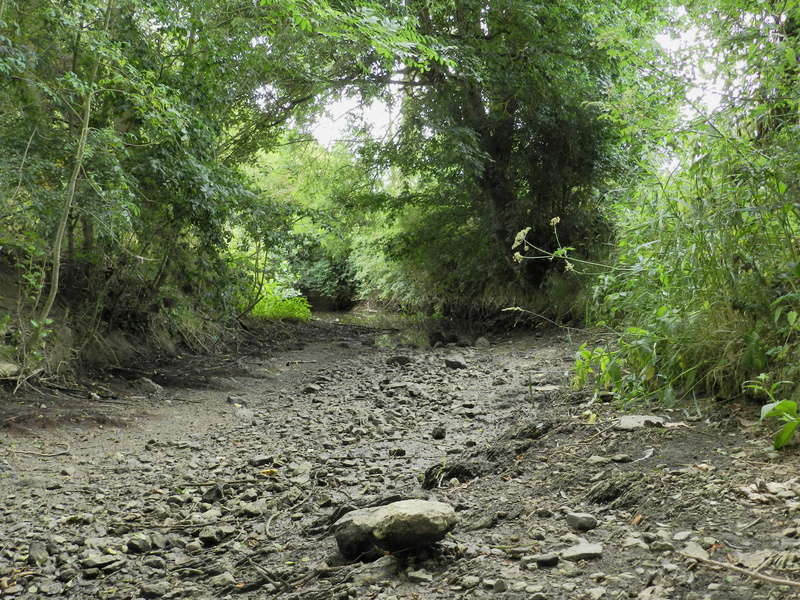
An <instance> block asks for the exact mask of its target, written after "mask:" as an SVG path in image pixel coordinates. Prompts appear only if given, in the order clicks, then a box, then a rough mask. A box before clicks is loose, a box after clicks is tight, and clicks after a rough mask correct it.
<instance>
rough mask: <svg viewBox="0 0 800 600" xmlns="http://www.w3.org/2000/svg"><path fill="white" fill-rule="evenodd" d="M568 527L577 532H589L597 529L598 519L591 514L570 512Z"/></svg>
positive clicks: (568, 514) (567, 516) (567, 515)
mask: <svg viewBox="0 0 800 600" xmlns="http://www.w3.org/2000/svg"><path fill="white" fill-rule="evenodd" d="M566 520H567V525H569V526H570V527H572V528H573V529H576V530H577V531H589V530H590V529H594V528H595V527H597V525H598V523H597V519H596V518H595V517H594V515H590V514H589V513H579V512H568V513H567V514H566Z"/></svg>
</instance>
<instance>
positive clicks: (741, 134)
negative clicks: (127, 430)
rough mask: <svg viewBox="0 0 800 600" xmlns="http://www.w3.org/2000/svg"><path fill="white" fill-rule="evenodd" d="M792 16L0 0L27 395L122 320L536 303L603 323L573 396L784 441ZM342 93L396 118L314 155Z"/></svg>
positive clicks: (799, 303)
mask: <svg viewBox="0 0 800 600" xmlns="http://www.w3.org/2000/svg"><path fill="white" fill-rule="evenodd" d="M798 23H800V6H796V5H795V4H794V3H792V2H788V3H784V4H782V5H780V6H778V5H776V4H775V3H769V2H765V3H752V2H751V3H748V2H742V1H741V0H725V1H723V2H721V3H720V2H713V3H712V2H710V1H709V2H697V3H692V4H691V6H683V5H680V4H672V3H667V2H644V1H639V0H620V1H619V2H613V3H597V2H588V1H585V0H569V1H568V2H559V3H549V4H548V3H544V4H541V3H540V4H535V3H531V2H528V1H525V0H459V1H458V2H454V1H452V0H425V1H422V0H408V1H404V2H383V3H376V2H371V1H367V0H303V1H285V0H284V1H280V2H277V1H272V0H262V1H260V2H257V3H253V2H245V1H243V0H224V1H222V2H217V1H215V2H211V1H209V0H178V1H170V2H166V1H161V0H159V1H156V2H143V1H141V0H105V1H104V2H94V1H91V0H76V1H73V2H69V3H63V2H53V1H51V0H34V1H33V2H25V3H23V2H19V1H16V0H0V81H2V85H0V103H1V105H2V106H3V109H2V111H0V149H2V153H0V283H2V288H3V289H2V294H0V296H2V297H0V300H1V301H2V302H0V307H2V310H3V312H2V314H0V338H1V339H0V356H2V358H3V360H6V361H12V362H15V363H16V364H19V365H20V366H21V367H22V368H23V372H24V374H25V376H26V377H27V376H30V375H31V374H34V373H41V372H44V373H49V372H53V371H56V370H58V369H62V368H64V365H74V364H79V363H80V360H85V359H88V358H89V356H90V355H98V354H104V352H103V351H102V350H103V348H104V344H108V339H111V338H113V337H114V336H115V335H118V334H120V333H121V334H124V335H126V336H139V337H140V339H147V340H151V341H152V342H154V343H156V345H159V346H160V347H161V349H165V350H169V349H170V347H171V346H174V343H175V340H179V341H180V342H181V343H183V344H184V345H188V346H190V347H197V348H200V349H204V350H208V349H212V348H213V347H214V346H215V345H216V344H218V343H221V342H224V340H225V337H226V336H227V335H228V334H230V333H231V332H233V331H234V330H235V328H236V327H237V321H238V319H240V318H242V317H243V316H245V315H247V314H250V315H253V316H258V317H263V318H269V319H275V318H279V319H283V318H288V319H301V320H302V319H308V318H309V317H310V309H309V303H308V301H310V302H311V304H312V305H315V306H319V307H323V306H325V307H328V308H335V309H336V308H347V307H351V306H352V305H353V304H354V303H356V302H357V301H359V300H362V299H365V298H368V299H370V300H372V301H379V302H381V303H383V305H384V306H390V307H392V308H395V309H401V310H404V311H407V312H408V313H409V314H415V315H417V314H418V315H426V316H430V315H436V316H438V317H468V318H471V319H473V320H475V319H489V318H493V317H495V316H496V315H497V314H499V313H500V312H501V311H502V310H503V309H505V308H509V307H521V309H523V310H524V311H527V312H526V314H529V315H535V318H544V319H547V320H550V321H556V322H567V321H570V322H573V323H577V322H584V323H588V324H590V325H595V326H598V327H600V328H603V330H604V331H606V332H607V333H608V336H609V338H608V343H607V344H604V345H601V346H598V347H592V348H588V347H587V348H583V349H582V350H581V352H580V355H579V358H578V363H577V381H578V382H579V383H586V382H588V381H590V380H592V381H595V382H596V384H597V385H598V386H599V387H602V388H609V389H613V390H615V391H616V392H617V393H618V395H619V397H620V398H621V399H622V400H623V401H624V402H640V401H654V400H655V401H659V402H663V403H667V404H673V403H676V402H680V401H684V400H686V399H697V398H699V397H732V396H737V395H743V394H744V395H749V396H753V397H759V398H761V399H763V400H765V401H769V402H770V406H771V408H770V409H769V410H767V412H766V413H765V414H764V417H765V418H768V417H769V418H771V417H779V418H781V419H784V420H785V421H786V423H787V425H786V426H785V427H784V429H782V432H783V433H782V434H781V436H782V437H781V438H780V439H781V441H782V442H784V441H786V440H787V439H788V438H789V437H791V433H792V432H793V431H794V427H795V426H796V425H795V420H792V419H795V418H796V411H795V409H793V408H792V407H793V406H794V407H795V408H796V402H798V401H800V399H798V398H797V395H798V393H799V392H798V390H800V388H798V386H797V385H796V383H798V382H800V360H799V359H800V283H798V282H800V245H798V241H797V240H798V239H800V235H799V234H800V200H798V194H799V193H800V188H798V183H797V177H796V174H797V172H798V168H800V147H798V143H797V130H798V123H799V122H800V120H799V119H798V116H800V115H798V108H800V103H799V102H798V97H799V96H798V90H799V89H800V81H798V75H799V74H800V68H798V64H799V63H798V56H800V25H798ZM658 36H661V38H659V37H658ZM670 36H671V37H672V39H673V42H674V44H673V46H675V45H678V46H680V48H679V49H677V50H675V49H673V50H669V51H667V50H665V49H664V48H663V47H662V45H661V44H659V43H658V41H657V40H658V39H662V40H663V39H665V38H669V37H670ZM701 87H705V88H709V89H712V90H713V91H714V93H715V95H714V96H713V98H712V100H713V101H710V100H709V96H708V94H707V93H706V94H705V95H704V92H702V91H699V88H701ZM706 91H707V90H706ZM347 98H349V99H355V100H357V101H358V102H360V103H362V104H365V105H366V104H369V103H371V102H373V101H380V102H382V103H384V104H385V105H390V106H392V107H393V111H394V114H395V115H396V116H397V118H396V121H395V122H394V123H393V125H392V127H391V128H390V130H389V132H388V133H387V135H385V136H384V137H382V138H380V139H378V138H376V137H375V136H373V135H371V133H370V131H369V127H367V126H365V124H363V123H358V122H354V124H353V127H352V128H351V130H350V132H349V133H348V135H347V141H346V142H341V143H338V144H336V145H335V146H333V147H331V148H325V147H323V146H321V145H320V144H319V143H318V142H316V141H315V140H314V139H312V137H311V136H310V135H309V133H308V131H309V127H310V125H311V124H313V123H314V122H315V120H316V119H317V118H318V117H319V116H320V115H321V114H322V113H323V111H324V110H325V107H326V106H328V105H330V104H331V102H333V101H336V100H339V99H347ZM356 121H357V120H356ZM307 300H308V301H307ZM415 318H416V317H415ZM421 318H422V317H421ZM98 349H99V350H100V352H98ZM173 349H174V348H173ZM105 354H106V355H107V354H109V353H108V352H105ZM112 354H113V353H112ZM76 359H77V360H76ZM754 382H756V383H754ZM769 382H781V383H780V385H779V386H778V387H775V386H774V385H772V384H770V383H769ZM776 403H777V404H776ZM792 403H795V404H792Z"/></svg>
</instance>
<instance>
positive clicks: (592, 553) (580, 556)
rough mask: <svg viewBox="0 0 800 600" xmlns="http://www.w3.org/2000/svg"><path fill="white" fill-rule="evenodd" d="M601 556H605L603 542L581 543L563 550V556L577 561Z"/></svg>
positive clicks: (565, 558)
mask: <svg viewBox="0 0 800 600" xmlns="http://www.w3.org/2000/svg"><path fill="white" fill-rule="evenodd" d="M601 556H603V545H602V544H589V543H581V544H578V545H576V546H570V547H569V548H567V549H566V550H562V551H561V558H563V559H564V560H571V561H575V562H577V561H579V560H591V559H593V558H600V557H601Z"/></svg>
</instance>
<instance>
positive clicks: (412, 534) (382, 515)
mask: <svg viewBox="0 0 800 600" xmlns="http://www.w3.org/2000/svg"><path fill="white" fill-rule="evenodd" d="M457 523H458V516H457V515H456V512H455V510H454V509H453V507H452V506H450V505H449V504H445V503H443V502H432V501H428V500H401V501H400V502H393V503H391V504H386V505H384V506H377V507H374V508H362V509H359V510H354V511H352V512H349V513H347V514H346V515H344V516H343V517H342V518H341V519H339V520H338V521H337V522H336V523H335V524H334V533H335V535H336V542H337V544H338V545H339V550H340V552H341V553H342V555H343V556H344V557H345V558H348V559H356V558H359V557H371V556H375V555H377V554H379V553H380V551H398V550H412V549H415V548H421V547H424V546H428V545H430V544H433V543H434V542H438V541H439V540H441V539H442V538H444V536H445V535H446V534H447V533H448V532H449V531H450V530H452V529H453V527H455V526H456V524H457Z"/></svg>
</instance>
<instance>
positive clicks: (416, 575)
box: [408, 569, 433, 583]
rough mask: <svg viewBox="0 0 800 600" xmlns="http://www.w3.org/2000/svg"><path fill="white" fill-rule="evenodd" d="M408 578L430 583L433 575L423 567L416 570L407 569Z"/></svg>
mask: <svg viewBox="0 0 800 600" xmlns="http://www.w3.org/2000/svg"><path fill="white" fill-rule="evenodd" d="M408 580H409V581H413V582H414V583H431V582H433V575H431V574H430V573H428V571H426V570H425V569H419V570H417V571H409V572H408Z"/></svg>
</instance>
